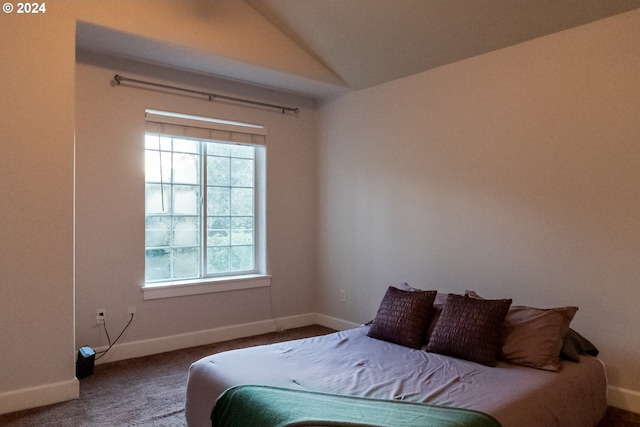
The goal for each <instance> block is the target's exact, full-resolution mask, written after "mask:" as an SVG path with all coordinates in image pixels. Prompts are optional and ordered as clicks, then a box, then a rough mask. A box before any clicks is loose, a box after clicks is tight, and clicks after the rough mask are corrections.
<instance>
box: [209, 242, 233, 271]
mask: <svg viewBox="0 0 640 427" xmlns="http://www.w3.org/2000/svg"><path fill="white" fill-rule="evenodd" d="M228 271H229V247H228V246H223V247H214V248H208V249H207V273H209V274H216V273H226V272H228Z"/></svg>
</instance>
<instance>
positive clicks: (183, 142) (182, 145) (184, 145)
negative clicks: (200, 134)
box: [173, 138, 200, 154]
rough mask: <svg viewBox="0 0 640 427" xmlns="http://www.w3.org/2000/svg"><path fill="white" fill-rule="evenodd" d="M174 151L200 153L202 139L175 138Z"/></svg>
mask: <svg viewBox="0 0 640 427" xmlns="http://www.w3.org/2000/svg"><path fill="white" fill-rule="evenodd" d="M173 151H179V152H182V153H196V154H199V153H200V141H198V140H197V139H180V138H174V139H173Z"/></svg>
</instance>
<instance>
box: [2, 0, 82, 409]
mask: <svg viewBox="0 0 640 427" xmlns="http://www.w3.org/2000/svg"><path fill="white" fill-rule="evenodd" d="M24 18H25V16H18V15H16V14H12V15H7V14H4V13H3V16H2V17H1V21H2V22H1V24H0V40H2V43H0V57H1V58H2V60H0V76H2V77H1V78H0V93H1V94H2V95H1V96H2V101H0V121H1V123H2V125H1V128H2V137H1V139H0V141H1V143H0V176H1V179H0V197H1V198H2V207H1V208H0V224H2V227H0V242H1V244H0V294H1V296H0V412H6V411H7V410H11V409H14V408H17V407H19V404H20V402H16V401H15V400H16V399H15V398H14V397H15V396H14V394H12V393H11V392H12V391H14V390H23V391H24V393H22V395H21V397H24V396H25V395H27V396H28V395H30V394H31V391H32V390H33V388H34V387H38V386H41V385H46V386H45V387H44V389H43V390H42V397H43V398H42V399H41V402H45V403H46V402H48V401H55V400H60V399H65V398H71V397H74V396H77V394H78V384H77V381H76V380H75V379H74V376H75V372H74V345H75V343H74V341H73V132H74V130H73V129H74V96H73V92H74V89H73V87H74V78H73V76H74V55H75V49H74V42H75V40H74V32H73V25H74V22H73V20H72V19H69V18H68V17H67V16H66V15H65V14H61V13H57V12H56V11H55V10H53V11H51V13H50V14H49V15H47V16H46V17H42V16H40V17H37V16H33V17H26V18H27V19H24ZM52 390H53V391H52ZM52 395H53V396H52ZM16 405H18V406H16Z"/></svg>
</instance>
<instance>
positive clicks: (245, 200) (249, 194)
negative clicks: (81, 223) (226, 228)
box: [231, 188, 253, 216]
mask: <svg viewBox="0 0 640 427" xmlns="http://www.w3.org/2000/svg"><path fill="white" fill-rule="evenodd" d="M231 215H243V216H253V189H251V188H232V189H231Z"/></svg>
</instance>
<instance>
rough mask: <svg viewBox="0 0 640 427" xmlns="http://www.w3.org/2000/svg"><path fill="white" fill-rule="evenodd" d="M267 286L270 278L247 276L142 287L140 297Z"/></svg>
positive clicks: (195, 293) (148, 297) (152, 297)
mask: <svg viewBox="0 0 640 427" xmlns="http://www.w3.org/2000/svg"><path fill="white" fill-rule="evenodd" d="M267 286H271V276H268V275H264V274H248V275H246V276H236V277H222V278H214V279H202V280H188V281H181V282H168V283H167V282H165V283H158V284H155V285H154V284H149V285H144V286H143V287H142V296H143V298H144V299H146V300H147V299H159V298H173V297H182V296H187V295H199V294H209V293H214V292H227V291H236V290H241V289H252V288H264V287H267Z"/></svg>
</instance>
